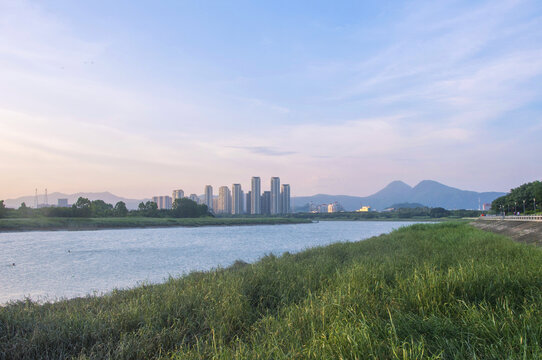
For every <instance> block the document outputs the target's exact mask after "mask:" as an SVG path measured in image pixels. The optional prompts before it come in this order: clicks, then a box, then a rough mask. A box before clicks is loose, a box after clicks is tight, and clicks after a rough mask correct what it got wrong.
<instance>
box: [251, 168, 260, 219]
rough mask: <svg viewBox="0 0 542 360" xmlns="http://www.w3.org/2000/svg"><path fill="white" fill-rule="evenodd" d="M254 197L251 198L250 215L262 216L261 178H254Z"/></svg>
mask: <svg viewBox="0 0 542 360" xmlns="http://www.w3.org/2000/svg"><path fill="white" fill-rule="evenodd" d="M251 190H252V195H251V197H250V213H251V214H261V213H262V209H261V198H260V197H261V193H262V190H261V181H260V177H258V176H253V177H252V189H251Z"/></svg>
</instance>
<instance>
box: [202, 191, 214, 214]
mask: <svg viewBox="0 0 542 360" xmlns="http://www.w3.org/2000/svg"><path fill="white" fill-rule="evenodd" d="M203 203H204V204H205V205H207V207H208V208H209V211H212V210H213V187H212V186H211V185H205V198H204V201H203Z"/></svg>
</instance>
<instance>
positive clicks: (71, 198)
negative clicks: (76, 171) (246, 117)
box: [4, 180, 505, 211]
mask: <svg viewBox="0 0 542 360" xmlns="http://www.w3.org/2000/svg"><path fill="white" fill-rule="evenodd" d="M503 195H505V193H502V192H482V193H479V192H475V191H467V190H460V189H456V188H453V187H450V186H446V185H444V184H441V183H439V182H436V181H432V180H423V181H421V182H420V183H419V184H418V185H416V186H414V187H411V186H409V185H408V184H405V183H404V182H402V181H393V182H391V183H390V184H388V186H386V187H385V188H383V189H382V190H380V191H378V192H377V193H375V194H373V195H370V196H366V197H359V196H349V195H327V194H318V195H313V196H297V197H293V201H292V203H293V204H295V206H296V207H300V206H303V205H305V204H308V203H310V202H312V203H313V204H314V205H318V204H329V203H332V202H335V201H337V202H339V203H340V204H341V205H342V206H343V208H344V209H345V210H347V211H354V210H357V209H359V208H360V207H361V206H362V205H363V206H370V207H371V208H372V209H374V210H384V209H386V208H388V207H391V206H392V205H394V204H406V203H418V204H422V205H424V206H428V207H443V208H445V209H478V205H479V201H480V203H481V204H484V203H491V202H492V201H493V200H495V199H496V198H498V197H500V196H503ZM79 197H85V198H87V199H89V200H103V201H105V202H106V203H109V204H113V205H115V204H116V203H117V202H118V201H124V203H126V207H127V208H128V209H137V206H138V204H139V203H140V202H142V201H143V202H145V201H148V200H149V199H127V198H123V197H120V196H117V195H114V194H111V193H110V192H90V193H85V192H80V193H76V194H62V193H58V192H55V193H51V194H49V195H48V203H49V204H51V205H56V204H57V201H58V199H63V198H64V199H68V203H69V204H73V203H75V202H76V201H77V199H78V198H79ZM38 200H39V201H38V202H39V203H40V204H42V203H43V202H44V196H43V195H39V199H38ZM22 202H25V203H26V205H27V206H31V207H33V206H34V202H35V197H34V196H32V195H30V196H22V197H19V198H16V199H7V200H5V201H4V203H5V205H6V206H7V207H10V208H18V207H19V206H20V205H21V203H22Z"/></svg>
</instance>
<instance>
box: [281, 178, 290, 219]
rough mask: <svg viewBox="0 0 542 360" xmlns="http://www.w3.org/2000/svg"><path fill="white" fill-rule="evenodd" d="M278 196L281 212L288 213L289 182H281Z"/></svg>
mask: <svg viewBox="0 0 542 360" xmlns="http://www.w3.org/2000/svg"><path fill="white" fill-rule="evenodd" d="M280 197H281V203H282V205H281V206H282V211H281V212H282V213H283V214H289V213H290V211H291V207H290V185H289V184H282V186H281V188H280Z"/></svg>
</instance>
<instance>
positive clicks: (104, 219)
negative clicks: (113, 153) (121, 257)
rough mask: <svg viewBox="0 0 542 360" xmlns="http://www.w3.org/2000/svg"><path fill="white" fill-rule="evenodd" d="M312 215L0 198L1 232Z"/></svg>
mask: <svg viewBox="0 0 542 360" xmlns="http://www.w3.org/2000/svg"><path fill="white" fill-rule="evenodd" d="M308 222H311V220H309V219H296V218H283V217H234V218H216V217H214V216H213V215H212V214H210V213H209V211H208V209H207V206H206V205H203V204H196V202H194V201H192V200H190V199H186V198H183V199H176V200H175V202H174V203H173V209H171V210H159V209H158V207H157V205H156V203H154V202H151V201H147V202H146V203H141V204H139V208H138V210H132V211H129V210H128V209H126V205H125V204H124V203H123V202H122V201H119V202H118V203H117V204H116V205H115V206H113V205H111V204H107V203H105V202H104V201H102V200H94V201H90V200H88V199H85V198H79V199H78V200H77V202H76V203H75V204H74V205H73V206H71V207H67V208H63V207H49V208H41V209H32V208H29V207H27V206H26V205H25V204H24V203H23V204H21V207H19V209H16V210H15V209H6V208H5V206H4V204H3V201H0V232H1V231H29V230H94V229H114V228H137V227H169V226H214V225H223V226H228V225H275V224H294V223H308Z"/></svg>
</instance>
